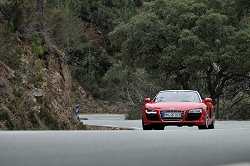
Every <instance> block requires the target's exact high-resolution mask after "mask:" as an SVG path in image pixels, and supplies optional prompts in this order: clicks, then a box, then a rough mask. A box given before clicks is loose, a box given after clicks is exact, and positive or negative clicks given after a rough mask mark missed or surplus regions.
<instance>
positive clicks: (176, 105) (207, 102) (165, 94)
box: [142, 90, 215, 130]
mask: <svg viewBox="0 0 250 166" xmlns="http://www.w3.org/2000/svg"><path fill="white" fill-rule="evenodd" d="M145 102H146V104H145V105H144V106H143V108H142V128H143V130H153V129H154V130H164V128H165V126H180V127H181V126H198V128H199V129H214V126H215V111H214V105H213V104H212V99H211V98H205V99H204V100H202V98H201V96H200V94H199V93H198V91H194V90H165V91H160V92H159V93H158V94H157V95H156V96H155V97H154V98H153V100H151V99H150V98H146V99H145Z"/></svg>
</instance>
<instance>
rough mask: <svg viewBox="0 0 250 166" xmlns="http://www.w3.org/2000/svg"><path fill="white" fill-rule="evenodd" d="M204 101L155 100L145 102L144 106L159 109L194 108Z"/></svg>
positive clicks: (201, 105) (201, 104)
mask: <svg viewBox="0 0 250 166" xmlns="http://www.w3.org/2000/svg"><path fill="white" fill-rule="evenodd" d="M204 106H205V104H204V103H200V102H157V103H147V104H146V107H147V108H151V109H159V110H187V109H194V108H203V107H204Z"/></svg>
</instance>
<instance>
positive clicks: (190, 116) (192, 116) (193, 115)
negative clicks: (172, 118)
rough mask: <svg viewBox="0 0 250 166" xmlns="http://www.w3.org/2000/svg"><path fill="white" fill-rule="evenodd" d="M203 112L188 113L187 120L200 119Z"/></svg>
mask: <svg viewBox="0 0 250 166" xmlns="http://www.w3.org/2000/svg"><path fill="white" fill-rule="evenodd" d="M201 114H202V113H188V114H187V117H186V120H199V119H200V118H201Z"/></svg>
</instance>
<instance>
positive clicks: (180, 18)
mask: <svg viewBox="0 0 250 166" xmlns="http://www.w3.org/2000/svg"><path fill="white" fill-rule="evenodd" d="M214 2H216V4H217V5H216V6H214V4H213V3H210V1H205V2H203V1H200V0H193V1H189V0H176V1H171V0H159V1H152V2H149V3H145V5H144V8H143V10H142V11H141V12H140V13H139V14H138V15H136V16H134V17H133V18H132V19H131V20H130V21H129V22H128V23H126V24H125V23H121V24H120V25H118V26H117V27H116V28H115V29H114V31H113V32H111V33H110V35H109V37H110V40H111V42H112V44H113V45H114V46H115V47H117V48H119V49H120V51H121V53H122V56H123V61H124V63H126V64H129V65H131V66H137V67H145V69H146V70H147V71H148V72H150V73H151V74H152V75H155V76H158V75H165V76H166V79H167V78H169V77H170V76H172V77H174V79H175V80H176V83H177V84H178V85H180V87H179V88H181V89H198V90H200V91H202V92H203V93H205V94H209V95H210V97H211V98H213V99H216V98H218V97H219V96H220V95H221V94H222V92H223V89H224V88H225V87H227V86H230V85H232V84H235V83H237V82H241V81H242V80H244V79H246V78H248V74H249V68H250V63H249V61H248V59H249V58H250V54H249V53H250V50H249V47H248V46H249V41H250V33H249V25H247V24H245V26H241V29H239V28H237V27H236V26H235V25H234V24H230V21H229V20H228V16H227V15H226V14H225V13H226V12H225V10H224V9H223V8H220V7H218V6H221V7H222V6H223V5H224V3H225V1H222V0H214ZM241 24H243V23H241ZM201 87H204V89H201Z"/></svg>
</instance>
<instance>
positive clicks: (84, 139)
mask: <svg viewBox="0 0 250 166" xmlns="http://www.w3.org/2000/svg"><path fill="white" fill-rule="evenodd" d="M98 116H99V115H98ZM111 117H112V118H110V117H109V118H107V117H106V116H105V118H104V119H100V117H99V118H98V117H95V118H96V121H98V122H97V123H100V122H99V121H103V123H104V124H107V125H109V124H111V122H112V123H115V122H117V124H116V125H117V126H119V125H121V124H122V122H124V119H122V118H121V119H119V118H117V116H111ZM89 118H90V117H89ZM92 118H93V117H92ZM101 118H103V117H101ZM85 121H87V120H83V122H85ZM89 121H95V120H94V119H92V120H91V118H90V119H89ZM123 124H124V125H125V126H127V125H128V126H132V127H136V128H137V129H136V130H106V131H0V166H100V165H101V166H149V165H150V166H152V165H154V166H159V165H164V166H181V165H183V166H218V165H225V166H231V165H232V166H233V165H240V166H250V122H226V121H223V122H220V121H219V122H217V123H216V129H214V130H198V129H197V128H196V127H190V128H189V127H182V128H178V127H166V128H165V130H163V131H154V130H153V131H143V130H141V129H140V121H133V123H132V122H131V125H129V124H127V123H126V122H125V123H123Z"/></svg>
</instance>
